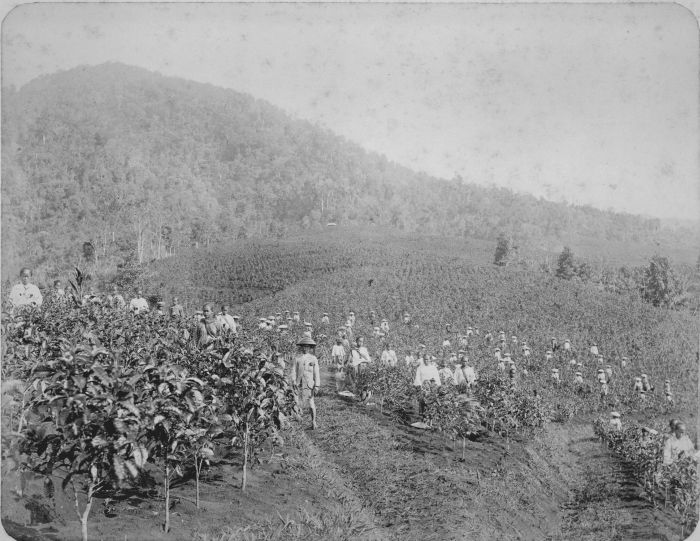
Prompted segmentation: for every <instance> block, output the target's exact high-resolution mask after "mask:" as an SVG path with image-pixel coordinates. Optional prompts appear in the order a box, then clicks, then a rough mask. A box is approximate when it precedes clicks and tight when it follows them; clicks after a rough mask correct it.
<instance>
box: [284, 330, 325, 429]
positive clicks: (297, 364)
mask: <svg viewBox="0 0 700 541" xmlns="http://www.w3.org/2000/svg"><path fill="white" fill-rule="evenodd" d="M297 346H299V349H300V355H299V356H298V357H297V358H296V359H294V364H293V365H292V377H291V379H292V385H293V386H294V389H295V390H296V391H297V393H298V395H299V401H300V406H301V408H302V410H303V408H304V407H305V406H309V409H310V410H311V428H312V429H316V428H317V425H316V403H315V401H314V397H315V396H316V392H317V390H318V389H319V387H320V386H321V373H320V371H319V367H318V359H317V358H316V356H315V355H314V354H313V351H314V348H315V347H316V342H314V341H313V340H312V339H311V338H309V337H307V336H305V337H304V338H302V339H301V340H300V341H299V343H298V344H297Z"/></svg>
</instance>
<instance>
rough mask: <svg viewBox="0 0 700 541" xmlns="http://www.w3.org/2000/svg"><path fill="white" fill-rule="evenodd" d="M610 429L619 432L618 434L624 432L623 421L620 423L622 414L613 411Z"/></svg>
mask: <svg viewBox="0 0 700 541" xmlns="http://www.w3.org/2000/svg"><path fill="white" fill-rule="evenodd" d="M610 428H612V429H613V430H617V431H618V432H619V431H621V430H622V421H620V414H619V413H618V412H616V411H613V412H612V413H611V414H610Z"/></svg>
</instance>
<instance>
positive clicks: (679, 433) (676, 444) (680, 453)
mask: <svg viewBox="0 0 700 541" xmlns="http://www.w3.org/2000/svg"><path fill="white" fill-rule="evenodd" d="M694 454H695V445H693V442H692V441H690V438H689V437H688V436H687V435H686V433H685V424H684V423H682V422H677V423H676V424H675V426H674V427H673V434H671V436H670V437H669V438H668V439H667V440H666V443H665V444H664V466H668V465H670V464H673V462H675V461H676V460H678V459H679V458H684V457H688V456H693V455H694Z"/></svg>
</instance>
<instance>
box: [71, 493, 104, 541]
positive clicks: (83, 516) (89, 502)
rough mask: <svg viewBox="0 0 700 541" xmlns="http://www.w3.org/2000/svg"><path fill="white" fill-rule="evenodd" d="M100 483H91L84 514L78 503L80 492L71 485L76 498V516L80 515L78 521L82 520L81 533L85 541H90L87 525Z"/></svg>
mask: <svg viewBox="0 0 700 541" xmlns="http://www.w3.org/2000/svg"><path fill="white" fill-rule="evenodd" d="M98 485H99V483H96V482H94V481H93V482H92V483H90V487H89V488H88V493H87V502H86V504H85V509H84V510H83V512H82V513H81V512H80V505H79V502H78V491H77V490H76V489H75V485H74V484H73V483H71V486H72V487H73V496H74V497H75V514H76V515H78V520H80V532H81V534H82V539H83V541H88V535H87V523H88V516H89V515H90V509H91V508H92V502H93V499H94V495H95V491H96V489H97V487H98Z"/></svg>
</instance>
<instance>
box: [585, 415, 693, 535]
mask: <svg viewBox="0 0 700 541" xmlns="http://www.w3.org/2000/svg"><path fill="white" fill-rule="evenodd" d="M594 430H595V433H596V435H597V436H598V437H599V438H600V439H601V440H602V441H603V442H604V443H605V444H606V445H607V447H608V448H609V449H610V450H612V452H613V453H614V454H616V455H617V456H619V457H620V458H622V459H623V460H624V461H625V462H626V463H627V464H628V465H629V466H630V468H631V471H632V474H633V475H634V477H635V478H636V480H637V481H638V482H639V484H640V486H641V487H642V488H643V489H644V493H645V495H646V497H647V498H648V499H649V500H650V501H651V502H652V503H655V504H659V503H663V505H664V506H670V507H672V508H673V509H674V510H675V511H676V512H677V513H678V514H679V515H680V517H681V520H682V524H683V528H684V531H692V530H693V529H694V528H695V525H696V524H697V519H698V485H697V474H698V470H697V461H696V459H695V457H693V456H682V457H680V458H678V459H677V460H675V461H674V462H672V463H671V464H666V465H665V464H664V463H663V454H664V443H665V440H664V435H663V434H662V431H661V429H659V430H654V429H652V430H653V432H651V431H650V430H649V429H648V428H647V429H645V427H643V426H642V425H639V424H636V423H631V424H630V425H629V426H627V427H626V428H624V429H623V430H618V429H617V428H616V427H613V426H611V424H610V423H609V422H608V421H607V420H606V419H601V418H599V419H597V420H596V421H595V423H594ZM669 437H673V436H669Z"/></svg>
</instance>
